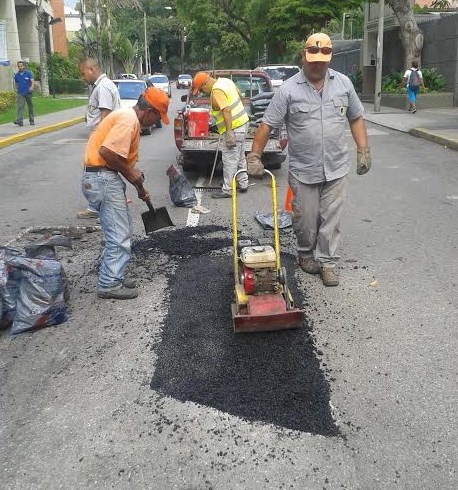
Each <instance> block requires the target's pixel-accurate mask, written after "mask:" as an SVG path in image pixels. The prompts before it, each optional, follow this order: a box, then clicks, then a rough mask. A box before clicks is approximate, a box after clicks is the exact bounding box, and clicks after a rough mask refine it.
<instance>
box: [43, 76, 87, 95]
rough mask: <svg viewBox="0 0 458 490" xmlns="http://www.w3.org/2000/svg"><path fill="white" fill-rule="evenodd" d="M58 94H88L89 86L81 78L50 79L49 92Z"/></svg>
mask: <svg viewBox="0 0 458 490" xmlns="http://www.w3.org/2000/svg"><path fill="white" fill-rule="evenodd" d="M53 88H54V92H55V93H56V94H86V93H87V85H86V84H85V83H84V81H83V80H81V79H79V78H57V79H54V78H53V79H52V80H51V79H49V91H50V92H51V93H52V92H53Z"/></svg>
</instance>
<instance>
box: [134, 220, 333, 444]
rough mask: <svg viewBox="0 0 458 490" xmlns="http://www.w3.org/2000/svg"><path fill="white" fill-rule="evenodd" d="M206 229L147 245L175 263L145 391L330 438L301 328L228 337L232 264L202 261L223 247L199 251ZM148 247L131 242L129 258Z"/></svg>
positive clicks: (289, 262)
mask: <svg viewBox="0 0 458 490" xmlns="http://www.w3.org/2000/svg"><path fill="white" fill-rule="evenodd" d="M213 228H215V227H205V229H197V228H194V229H193V230H192V232H190V231H189V229H186V230H178V231H175V232H167V233H161V236H160V237H159V235H156V236H155V237H154V240H153V241H154V242H156V241H157V242H158V243H156V245H158V246H159V247H160V249H161V250H162V251H163V252H165V251H167V250H168V251H169V253H173V254H174V255H178V256H181V257H182V259H181V260H179V263H178V268H177V269H176V270H175V271H174V272H173V274H171V275H170V278H169V301H170V306H169V310H168V315H167V317H166V318H165V321H164V325H163V331H162V335H161V342H160V343H159V344H158V345H157V346H156V347H155V350H156V352H157V355H158V359H157V362H156V369H155V373H154V376H153V379H152V381H151V387H152V388H153V389H154V390H156V391H159V392H161V393H163V394H165V395H169V396H171V397H173V398H176V399H178V400H180V401H183V402H184V401H192V402H195V403H199V404H202V405H206V406H209V407H213V408H216V409H218V410H221V411H224V412H227V413H230V414H232V415H235V416H237V417H240V418H243V419H246V420H251V421H263V422H266V423H270V424H274V425H277V426H281V427H285V428H288V429H293V430H298V431H303V432H310V433H313V434H321V435H326V436H330V435H336V434H337V433H338V430H337V428H336V426H335V424H334V421H333V419H332V415H331V412H330V405H329V394H330V390H329V385H328V383H327V381H326V379H325V377H324V374H323V372H322V371H321V369H320V365H319V361H318V359H317V356H316V352H315V348H314V344H313V340H312V338H311V336H310V329H309V326H308V324H307V322H305V324H304V326H303V328H302V329H299V330H289V331H279V332H266V333H253V334H237V335H236V334H234V333H233V329H232V318H231V312H230V304H231V302H232V299H233V288H234V282H233V272H232V257H231V255H230V254H228V255H224V254H221V255H217V256H215V254H211V253H210V252H211V251H212V250H211V248H212V247H215V248H213V251H215V250H216V251H217V250H221V249H224V248H227V247H228V246H230V240H229V243H228V240H227V239H224V238H223V239H219V240H218V239H215V238H211V239H209V241H210V242H211V246H210V244H207V245H208V246H207V245H206V246H203V243H205V242H206V241H205V240H202V238H203V237H204V236H205V234H206V232H207V231H209V229H211V231H217V230H214V229H213ZM216 228H218V227H216ZM219 229H220V230H224V228H219ZM226 231H227V230H226ZM183 232H185V233H187V237H184V236H183ZM192 237H194V238H192ZM169 239H170V242H169ZM159 242H160V245H159ZM151 243H152V241H151V237H150V238H148V239H145V240H143V241H141V242H137V244H136V247H135V248H136V253H137V254H141V255H143V254H145V253H146V252H145V250H151ZM178 244H181V251H180V246H178ZM204 249H205V250H204ZM172 251H173V252H172ZM282 265H283V266H285V267H286V269H287V271H288V279H289V283H290V289H291V291H292V294H293V297H294V299H295V301H296V303H297V304H298V305H301V304H302V303H303V301H304V298H303V297H301V295H300V292H299V291H298V289H297V287H296V284H295V281H294V277H293V276H294V270H295V268H296V267H297V266H296V261H295V259H294V258H293V257H292V256H291V255H288V254H285V255H282Z"/></svg>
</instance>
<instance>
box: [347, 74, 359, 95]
mask: <svg viewBox="0 0 458 490" xmlns="http://www.w3.org/2000/svg"><path fill="white" fill-rule="evenodd" d="M348 78H349V79H350V80H351V83H353V86H354V87H355V90H356V92H357V93H361V92H362V91H363V73H362V72H361V71H357V72H356V73H351V74H350V75H348Z"/></svg>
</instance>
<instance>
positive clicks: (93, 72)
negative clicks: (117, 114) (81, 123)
mask: <svg viewBox="0 0 458 490" xmlns="http://www.w3.org/2000/svg"><path fill="white" fill-rule="evenodd" d="M78 68H79V71H80V75H81V78H82V79H83V80H84V81H85V82H86V83H87V84H89V85H92V90H91V95H90V96H89V101H88V105H87V109H86V127H87V129H88V130H89V132H92V131H94V129H95V128H96V127H97V126H98V125H99V124H100V121H102V120H103V119H105V117H107V116H108V114H110V112H113V111H115V110H116V109H119V108H120V107H121V98H120V96H119V91H118V87H116V85H115V84H114V83H113V82H112V81H111V80H110V79H109V78H108V77H107V76H106V74H105V73H102V69H101V68H100V65H99V63H98V61H97V60H96V59H94V58H86V59H84V60H81V61H80V63H79V65H78ZM98 215H99V213H98V212H97V211H96V210H95V209H92V208H91V207H88V208H87V209H85V210H83V211H78V213H77V216H78V218H81V219H85V218H97V217H98Z"/></svg>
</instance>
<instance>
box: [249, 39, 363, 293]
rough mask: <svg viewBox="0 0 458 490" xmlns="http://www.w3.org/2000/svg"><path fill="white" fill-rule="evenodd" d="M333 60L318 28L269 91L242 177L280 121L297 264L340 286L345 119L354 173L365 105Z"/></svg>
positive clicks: (255, 171)
mask: <svg viewBox="0 0 458 490" xmlns="http://www.w3.org/2000/svg"><path fill="white" fill-rule="evenodd" d="M331 57H332V43H331V39H330V38H329V36H327V35H326V34H324V33H316V34H313V35H311V36H310V37H309V38H308V39H307V40H306V42H305V48H304V50H303V53H302V60H303V69H302V70H301V71H300V72H299V73H297V74H296V75H294V76H293V77H291V78H289V79H288V80H286V81H285V82H284V83H283V85H282V86H281V87H280V88H279V89H278V91H277V92H276V93H275V95H274V96H273V98H272V101H271V103H270V104H269V106H268V108H267V109H266V112H265V114H264V116H263V119H262V122H261V124H260V126H259V127H258V129H257V131H256V135H255V138H254V140H253V145H252V150H251V152H250V153H249V154H248V156H247V164H248V174H249V175H250V176H254V177H262V175H263V174H264V166H263V165H262V162H261V153H262V151H263V149H264V147H265V145H266V143H267V141H268V138H269V133H270V131H271V129H272V128H279V127H281V126H282V125H283V123H286V130H287V133H288V154H289V178H288V181H289V186H290V187H291V189H292V192H293V200H292V222H293V229H294V232H295V235H296V242H297V252H298V256H299V264H300V266H301V268H302V269H303V270H304V271H305V272H307V273H309V274H318V273H320V274H321V279H322V281H323V284H324V285H325V286H337V285H338V284H339V275H338V271H337V268H336V266H337V262H338V259H339V256H338V255H337V247H338V244H339V237H340V217H341V213H342V209H343V205H344V202H345V200H346V196H347V174H348V171H349V169H350V156H349V151H348V147H347V141H346V140H347V137H346V134H345V123H346V121H347V120H348V122H349V124H350V130H351V134H352V136H353V139H354V141H355V143H356V146H357V173H358V174H359V175H362V174H364V173H366V172H368V171H369V169H370V168H371V157H370V151H369V148H368V141H367V132H366V125H365V122H364V119H363V110H364V109H363V105H362V104H361V101H360V100H359V98H358V96H357V95H356V92H355V89H354V87H353V84H352V83H351V81H350V79H349V78H348V77H346V76H345V75H343V74H342V73H339V72H337V71H335V70H332V69H331V68H329V63H330V61H331Z"/></svg>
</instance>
